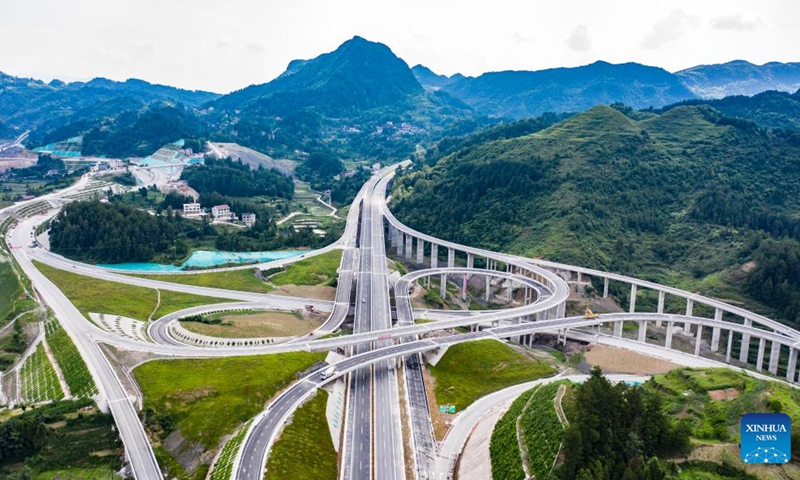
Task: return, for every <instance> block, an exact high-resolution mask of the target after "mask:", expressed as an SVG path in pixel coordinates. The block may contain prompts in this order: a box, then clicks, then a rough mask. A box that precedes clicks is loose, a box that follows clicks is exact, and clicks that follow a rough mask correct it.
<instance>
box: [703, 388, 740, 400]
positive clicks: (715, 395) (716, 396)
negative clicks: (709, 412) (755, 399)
mask: <svg viewBox="0 0 800 480" xmlns="http://www.w3.org/2000/svg"><path fill="white" fill-rule="evenodd" d="M708 396H709V397H711V400H733V399H734V398H736V397H738V396H739V391H738V390H736V389H735V388H726V389H724V390H711V391H709V392H708Z"/></svg>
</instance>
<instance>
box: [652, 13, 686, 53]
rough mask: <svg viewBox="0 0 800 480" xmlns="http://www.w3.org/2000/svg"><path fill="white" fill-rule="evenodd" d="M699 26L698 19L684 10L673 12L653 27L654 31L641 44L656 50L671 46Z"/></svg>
mask: <svg viewBox="0 0 800 480" xmlns="http://www.w3.org/2000/svg"><path fill="white" fill-rule="evenodd" d="M696 24H697V18H695V17H693V16H691V15H688V14H687V13H686V12H684V11H683V10H673V11H672V12H671V13H670V14H669V15H667V17H666V18H664V19H662V20H659V21H658V22H656V24H655V25H653V29H652V30H651V31H650V33H648V34H647V35H646V36H645V37H644V38H643V39H642V42H641V46H642V48H644V49H646V50H656V49H659V48H661V47H663V46H666V45H669V44H671V43H673V42H675V41H677V40H679V39H680V38H681V37H682V36H684V35H685V34H686V33H687V32H688V31H689V30H691V29H692V28H693V27H694V26H695V25H696Z"/></svg>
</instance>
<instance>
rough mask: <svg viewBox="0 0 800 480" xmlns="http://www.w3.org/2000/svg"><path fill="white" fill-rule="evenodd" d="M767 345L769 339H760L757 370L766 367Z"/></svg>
mask: <svg viewBox="0 0 800 480" xmlns="http://www.w3.org/2000/svg"><path fill="white" fill-rule="evenodd" d="M766 346H767V340H766V339H765V338H764V337H761V338H759V339H758V357H756V370H758V371H759V372H760V371H761V370H763V367H764V350H765V348H766Z"/></svg>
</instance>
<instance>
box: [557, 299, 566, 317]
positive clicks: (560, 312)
mask: <svg viewBox="0 0 800 480" xmlns="http://www.w3.org/2000/svg"><path fill="white" fill-rule="evenodd" d="M556 315H557V317H556V318H565V317H566V316H567V303H566V302H562V303H560V304H558V307H557V308H556Z"/></svg>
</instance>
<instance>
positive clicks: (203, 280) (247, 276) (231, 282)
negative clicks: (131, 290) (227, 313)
mask: <svg viewBox="0 0 800 480" xmlns="http://www.w3.org/2000/svg"><path fill="white" fill-rule="evenodd" d="M131 276H133V277H140V278H149V279H151V280H161V281H164V282H171V283H181V284H184V285H194V286H196V287H213V288H224V289H226V290H238V291H242V292H254V293H267V292H269V291H271V290H272V287H270V286H269V285H267V284H266V283H264V282H262V281H261V280H259V279H258V278H256V276H255V274H254V272H253V270H252V269H244V270H230V271H227V272H215V273H195V274H183V275H131Z"/></svg>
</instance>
